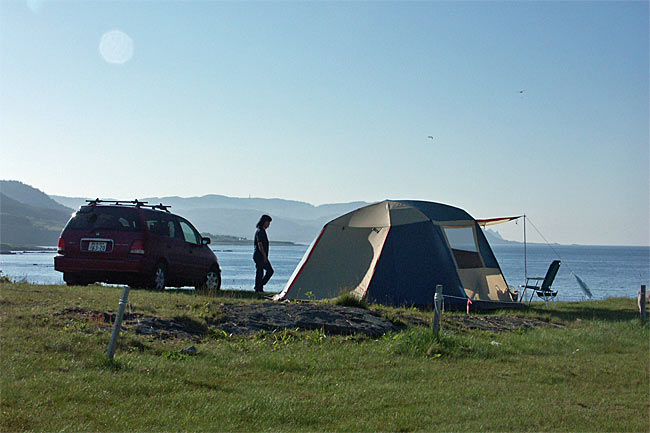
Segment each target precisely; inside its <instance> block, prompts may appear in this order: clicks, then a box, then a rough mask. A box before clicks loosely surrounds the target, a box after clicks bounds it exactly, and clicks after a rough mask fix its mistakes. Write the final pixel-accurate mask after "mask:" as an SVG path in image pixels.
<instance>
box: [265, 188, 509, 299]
mask: <svg viewBox="0 0 650 433" xmlns="http://www.w3.org/2000/svg"><path fill="white" fill-rule="evenodd" d="M437 284H442V286H443V296H444V305H445V308H460V307H463V308H464V307H465V305H467V299H470V300H471V301H472V304H473V306H472V307H473V308H497V307H498V308H500V307H504V306H513V305H520V304H517V303H516V302H513V298H512V297H511V295H510V292H509V291H508V285H507V284H506V281H505V278H504V277H503V274H502V273H501V269H500V267H499V264H498V263H497V260H496V258H495V257H494V253H493V252H492V249H491V248H490V245H489V244H488V242H487V240H486V238H485V235H484V234H483V232H482V231H481V229H480V227H479V226H478V224H477V222H476V220H474V218H472V217H471V216H470V215H469V214H468V213H467V212H465V211H464V210H462V209H459V208H456V207H452V206H448V205H444V204H439V203H432V202H425V201H403V200H399V201H395V200H385V201H382V202H379V203H375V204H371V205H369V206H365V207H362V208H360V209H357V210H355V211H352V212H350V213H348V214H345V215H343V216H341V217H339V218H336V219H334V220H332V221H330V222H329V223H327V224H325V226H324V227H323V230H322V231H321V233H320V235H319V236H318V237H317V238H316V239H315V240H314V242H313V243H312V244H311V246H310V247H309V248H308V250H307V252H306V253H305V255H304V257H303V258H302V260H301V262H300V263H299V264H298V266H297V267H296V269H295V271H294V273H293V275H292V276H291V278H290V279H289V281H288V282H287V285H286V286H285V288H284V290H283V291H282V292H281V293H280V294H278V295H277V296H276V299H277V300H280V299H326V298H334V297H337V296H340V295H342V294H344V293H347V292H351V293H352V294H353V295H354V296H356V297H357V298H360V299H362V298H363V299H366V300H367V301H368V302H370V303H378V304H385V305H406V306H411V305H415V306H427V305H428V306H430V305H432V302H433V294H434V291H435V287H436V285H437Z"/></svg>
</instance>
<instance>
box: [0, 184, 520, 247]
mask: <svg viewBox="0 0 650 433" xmlns="http://www.w3.org/2000/svg"><path fill="white" fill-rule="evenodd" d="M7 185H8V186H9V187H8V190H9V192H10V193H11V196H9V195H6V194H4V191H5V189H7ZM0 191H1V192H2V193H3V194H4V197H2V199H1V200H0V204H1V206H0V211H2V235H1V236H0V241H2V242H4V243H13V244H23V245H55V244H56V241H57V239H58V235H59V233H60V231H61V229H62V228H63V226H64V225H65V223H66V222H67V219H68V218H69V216H70V214H71V213H72V212H73V209H75V210H76V209H78V208H79V206H82V205H85V204H86V200H92V199H89V198H85V197H65V196H59V195H52V196H48V195H47V194H46V193H44V192H43V191H40V190H38V189H36V188H34V187H31V186H29V185H26V184H24V183H22V182H19V181H0ZM141 200H142V201H147V202H149V203H150V204H157V203H163V204H165V205H170V206H171V211H172V212H174V213H176V214H179V215H181V216H184V217H186V218H187V219H189V220H190V221H191V222H192V224H194V225H195V226H196V228H197V229H198V230H199V231H201V232H209V233H214V234H217V235H227V236H235V237H237V238H247V239H251V238H252V237H253V234H254V232H255V224H256V223H257V221H258V220H259V217H260V216H261V215H262V214H269V215H271V216H272V217H273V224H272V229H271V232H270V233H269V234H270V235H271V236H272V237H273V240H276V241H287V242H294V243H302V244H309V243H311V242H312V240H313V239H314V238H315V237H316V236H317V235H318V233H319V232H320V230H321V229H322V228H323V226H324V225H325V224H326V223H327V222H328V221H330V220H332V219H334V218H336V217H339V216H341V215H343V214H345V213H348V212H351V211H353V210H355V209H357V208H359V207H362V206H365V205H368V204H370V203H368V202H363V201H354V202H348V203H327V204H322V205H318V206H316V205H313V204H310V203H307V202H301V201H296V200H284V199H281V198H258V197H256V198H242V197H228V196H225V195H220V194H207V195H204V196H194V197H179V196H162V197H145V198H142V199H141ZM16 203H22V204H23V205H24V206H27V207H22V208H21V207H20V205H18V204H16ZM44 228H45V229H46V232H43V231H42V229H44ZM33 233H40V235H39V236H36V237H34V235H33ZM484 233H485V235H486V236H487V238H488V241H489V242H490V243H491V244H511V243H517V242H514V241H508V240H505V239H503V238H502V237H501V236H500V235H499V233H498V232H494V231H492V230H489V229H488V230H485V232H484ZM7 239H11V240H12V242H9V241H8V240H7ZM21 239H22V240H21ZM45 240H47V243H43V241H45Z"/></svg>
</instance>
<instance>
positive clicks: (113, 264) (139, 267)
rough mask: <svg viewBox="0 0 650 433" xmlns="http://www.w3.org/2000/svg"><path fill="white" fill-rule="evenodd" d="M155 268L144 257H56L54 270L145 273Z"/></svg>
mask: <svg viewBox="0 0 650 433" xmlns="http://www.w3.org/2000/svg"><path fill="white" fill-rule="evenodd" d="M152 268H153V264H152V263H148V261H147V260H145V258H144V257H130V258H128V259H90V258H77V257H75V258H71V257H66V256H61V255H58V256H55V257H54V269H55V270H57V271H59V272H83V273H86V272H102V273H110V272H119V273H136V274H137V273H143V272H147V270H151V269H152Z"/></svg>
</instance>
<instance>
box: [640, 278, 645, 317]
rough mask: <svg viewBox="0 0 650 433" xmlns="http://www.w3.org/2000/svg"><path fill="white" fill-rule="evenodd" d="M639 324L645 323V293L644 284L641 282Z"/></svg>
mask: <svg viewBox="0 0 650 433" xmlns="http://www.w3.org/2000/svg"><path fill="white" fill-rule="evenodd" d="M640 301H641V305H640V307H641V324H643V325H645V319H646V317H645V303H646V294H645V284H641V299H640Z"/></svg>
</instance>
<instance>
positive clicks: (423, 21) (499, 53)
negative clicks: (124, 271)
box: [0, 0, 650, 245]
mask: <svg viewBox="0 0 650 433" xmlns="http://www.w3.org/2000/svg"><path fill="white" fill-rule="evenodd" d="M0 5H1V9H0V12H1V15H0V37H1V39H0V44H1V45H0V56H1V57H0V62H1V63H0V90H1V95H0V96H1V98H0V140H1V141H0V145H1V155H2V156H1V162H0V166H1V169H0V170H1V174H0V178H3V179H16V180H20V181H22V182H25V183H27V184H30V185H32V186H35V187H37V188H39V189H41V190H43V191H45V192H46V193H48V194H58V195H66V196H92V197H97V196H111V197H120V198H122V197H123V198H134V197H144V196H166V195H180V196H198V195H204V194H209V193H216V194H224V195H230V196H244V197H247V196H249V195H251V196H257V197H269V198H270V197H279V198H285V199H295V200H302V201H307V202H310V203H314V204H322V203H330V202H342V201H353V200H365V201H375V200H381V199H384V198H393V199H421V200H430V201H437V202H443V203H448V204H452V205H455V206H459V207H462V208H464V209H466V210H467V211H468V212H470V213H471V214H472V215H473V216H475V217H477V218H480V217H495V216H503V215H513V214H520V213H524V212H525V213H527V214H528V215H530V217H531V219H532V221H533V222H534V223H535V224H536V225H537V226H538V227H539V228H540V229H541V230H542V232H543V233H544V235H545V236H546V237H547V238H548V239H549V240H550V241H553V242H560V243H582V244H637V245H648V244H649V243H650V235H649V229H648V226H649V224H650V223H649V220H650V216H649V211H650V203H649V200H650V191H649V188H650V187H649V182H650V180H649V172H650V156H649V146H650V145H649V136H648V122H649V109H648V105H649V102H648V98H649V89H648V81H649V66H648V53H649V46H648V2H593V3H592V2H539V3H532V2H525V3H522V2H481V3H473V2H436V3H433V2H394V3H391V2H362V3H348V2H327V3H318V2H317V3H305V2H279V3H275V2H263V3H249V2H245V3H244V2H241V3H240V2H174V3H172V2H149V1H137V2H126V1H125V2H76V1H52V2H50V1H39V0H30V1H6V0H0ZM111 30H120V31H121V32H123V33H124V34H126V35H128V38H130V40H131V41H132V42H133V45H132V57H130V58H128V59H123V60H126V61H125V62H124V63H110V62H108V61H106V59H105V58H104V57H103V56H102V54H101V53H100V49H99V47H100V41H101V40H102V35H104V34H105V33H107V32H109V31H111ZM128 38H127V40H128ZM109 48H110V47H109ZM113 48H115V49H117V50H118V52H130V51H129V49H128V48H129V47H128V46H127V47H126V48H125V47H124V46H119V45H118V46H117V47H115V46H113ZM120 50H122V51H120ZM520 90H525V92H524V93H519V91H520ZM429 135H431V136H433V137H434V140H430V139H428V138H427V136H429ZM501 227H503V228H501ZM501 227H498V229H499V230H500V231H502V233H504V234H505V235H506V236H507V237H510V238H520V237H521V227H520V226H514V225H511V227H510V228H508V227H506V226H501ZM533 239H534V240H535V238H534V237H533Z"/></svg>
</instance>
